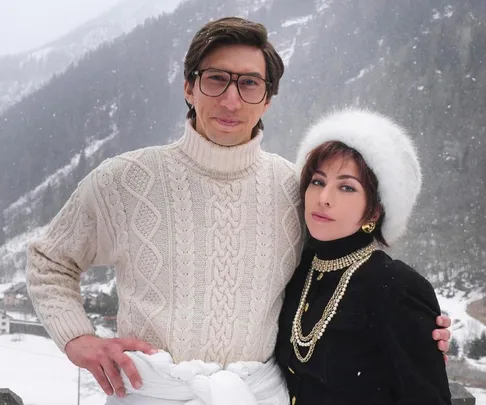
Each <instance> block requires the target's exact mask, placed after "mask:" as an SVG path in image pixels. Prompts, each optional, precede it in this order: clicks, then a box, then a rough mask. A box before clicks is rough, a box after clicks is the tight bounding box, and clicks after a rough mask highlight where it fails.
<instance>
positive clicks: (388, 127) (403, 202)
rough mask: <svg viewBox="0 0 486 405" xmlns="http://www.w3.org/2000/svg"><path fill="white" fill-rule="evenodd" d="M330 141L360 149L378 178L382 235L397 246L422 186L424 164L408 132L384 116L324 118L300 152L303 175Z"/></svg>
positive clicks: (355, 113) (358, 113) (355, 112)
mask: <svg viewBox="0 0 486 405" xmlns="http://www.w3.org/2000/svg"><path fill="white" fill-rule="evenodd" d="M327 141H340V142H342V143H344V144H346V145H347V146H349V147H351V148H353V149H355V150H357V151H358V152H359V153H360V154H361V155H362V156H363V158H364V159H365V161H366V163H367V165H368V166H369V167H370V169H371V170H372V171H373V172H374V173H375V175H376V177H377V178H378V182H379V185H378V192H379V195H380V201H381V204H382V206H383V208H384V210H385V213H386V215H385V220H384V222H383V227H382V232H383V236H384V238H385V240H386V241H387V242H388V244H390V245H391V244H393V243H394V242H395V241H396V240H397V239H398V238H399V237H400V236H401V235H402V234H403V233H404V232H405V231H406V228H407V223H408V220H409V218H410V215H411V213H412V210H413V207H414V205H415V202H416V200H417V197H418V195H419V192H420V188H421V186H422V174H421V169H420V163H419V159H418V156H417V152H416V150H415V146H414V144H413V141H412V139H411V138H410V137H409V136H408V134H407V132H406V131H405V129H403V128H402V127H400V126H399V125H397V124H396V123H395V122H393V121H392V120H391V119H389V118H388V117H385V116H383V115H381V114H378V113H375V112H372V111H367V110H360V109H354V108H353V109H346V110H342V111H337V112H333V113H331V114H329V115H327V116H324V117H323V118H322V119H320V120H319V121H318V122H317V123H316V124H315V125H313V126H312V127H311V128H310V130H309V131H308V132H307V134H306V136H305V137H304V139H303V140H302V142H301V145H300V147H299V150H298V152H297V161H296V170H297V174H298V176H300V174H301V172H302V169H303V168H304V165H305V162H306V160H307V156H308V154H309V153H310V152H311V151H312V150H313V149H314V148H316V147H317V146H319V145H320V144H322V143H324V142H327Z"/></svg>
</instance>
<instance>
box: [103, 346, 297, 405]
mask: <svg viewBox="0 0 486 405" xmlns="http://www.w3.org/2000/svg"><path fill="white" fill-rule="evenodd" d="M126 354H127V355H128V356H129V357H130V358H131V359H132V361H133V363H134V365H135V367H136V368H137V370H138V372H139V374H140V377H141V379H142V388H141V389H139V390H136V389H134V388H133V387H132V385H131V383H130V381H129V379H128V377H127V376H126V374H125V373H124V372H123V371H122V372H121V374H122V378H123V382H124V385H125V391H126V393H127V396H126V397H124V398H117V397H116V396H111V397H108V399H107V401H106V405H182V404H185V405H286V404H288V403H289V396H288V392H287V386H286V384H285V380H284V379H283V376H282V373H281V372H280V369H279V367H278V365H277V364H276V361H275V359H274V358H272V359H271V360H269V361H268V362H266V363H260V362H251V361H250V362H238V363H231V364H228V366H227V367H225V368H223V366H221V365H220V364H217V363H205V362H203V361H201V360H192V361H183V362H181V363H179V364H174V361H173V359H172V356H171V355H170V354H169V353H167V352H165V351H159V353H157V354H154V355H147V354H144V353H142V352H126Z"/></svg>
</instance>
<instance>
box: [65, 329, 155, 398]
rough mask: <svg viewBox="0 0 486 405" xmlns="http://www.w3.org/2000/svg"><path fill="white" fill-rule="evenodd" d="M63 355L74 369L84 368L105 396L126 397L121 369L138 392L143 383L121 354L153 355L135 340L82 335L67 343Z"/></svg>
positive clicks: (153, 350) (144, 343)
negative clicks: (131, 352)
mask: <svg viewBox="0 0 486 405" xmlns="http://www.w3.org/2000/svg"><path fill="white" fill-rule="evenodd" d="M65 351H66V354H67V356H68V358H69V360H71V362H72V363H74V364H75V365H76V366H78V367H81V368H85V369H87V370H88V371H89V372H90V373H91V374H93V376H94V377H95V378H96V380H97V381H98V383H99V384H100V386H101V388H102V389H103V391H105V393H106V395H113V393H115V394H116V395H117V396H118V397H123V396H125V388H124V386H123V380H122V378H121V375H120V371H119V370H120V369H121V370H123V371H124V372H125V374H126V375H127V377H128V379H129V380H130V383H131V384H132V386H133V388H135V389H140V387H141V386H142V380H141V378H140V375H139V374H138V371H137V369H136V368H135V366H134V364H133V362H132V360H131V359H130V357H128V356H127V355H126V354H125V353H123V352H124V351H141V352H143V353H146V354H155V353H157V350H155V349H154V348H153V347H152V346H150V345H149V344H148V343H146V342H143V341H141V340H138V339H103V338H100V337H97V336H94V335H83V336H79V337H78V338H76V339H73V340H71V341H70V342H68V344H67V345H66V348H65Z"/></svg>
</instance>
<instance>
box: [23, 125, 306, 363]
mask: <svg viewBox="0 0 486 405" xmlns="http://www.w3.org/2000/svg"><path fill="white" fill-rule="evenodd" d="M262 136H263V134H262V133H260V134H258V136H256V137H255V138H254V139H253V140H252V141H250V142H249V143H247V144H244V145H241V146H236V147H231V148H228V147H221V146H218V145H215V144H213V143H211V142H209V141H207V140H206V139H204V138H203V137H202V136H200V135H199V134H198V133H197V132H196V131H195V130H194V129H193V127H192V125H191V122H190V121H187V123H186V126H185V132H184V136H183V137H182V138H181V139H180V140H179V141H177V142H175V143H173V144H170V145H167V146H160V147H149V148H145V149H141V150H136V151H133V152H128V153H125V154H123V155H120V156H117V157H115V158H112V159H108V160H107V161H105V162H104V163H102V164H101V165H100V166H99V167H98V168H96V169H95V170H93V171H92V172H91V173H90V174H89V175H88V176H87V177H86V178H85V179H84V180H83V181H82V182H81V183H80V184H79V186H78V188H77V189H76V191H75V192H74V193H73V195H72V196H71V198H70V199H69V200H68V202H67V203H66V204H65V206H64V207H63V209H62V210H61V212H60V213H59V214H58V215H57V216H56V217H55V218H54V219H53V221H52V223H51V224H50V226H49V227H48V230H47V232H46V233H45V235H43V236H42V237H41V238H39V239H38V240H36V241H34V242H33V243H31V244H30V246H29V249H28V264H27V280H28V288H29V293H30V296H31V298H32V300H33V303H34V307H35V309H36V311H37V314H38V315H39V318H40V319H41V321H42V322H43V324H44V325H45V327H46V329H47V331H48V332H49V334H50V336H51V337H52V339H54V341H55V342H56V343H57V345H58V346H59V347H60V348H61V350H63V349H64V347H65V345H66V344H67V342H69V341H70V340H71V339H74V338H75V337H78V336H80V335H83V334H92V333H94V330H93V327H92V325H91V324H90V322H89V320H88V318H87V316H86V313H85V311H84V309H83V306H82V299H81V295H80V286H79V280H80V276H81V273H82V272H84V271H86V270H87V269H88V268H89V267H90V266H91V265H101V264H105V265H114V266H115V269H116V285H117V290H118V296H119V311H118V334H119V336H120V337H136V338H139V339H142V340H145V341H147V342H149V343H151V344H152V345H154V346H155V347H157V348H159V349H164V350H167V351H168V352H169V353H170V354H171V355H172V356H173V358H174V360H175V361H176V362H180V361H182V360H192V359H198V360H203V361H208V362H218V363H221V364H228V363H231V362H237V361H266V360H268V359H269V358H270V357H271V355H272V353H273V350H274V344H275V340H276V334H277V320H278V314H279V311H280V308H281V305H282V299H283V292H284V288H285V285H286V283H287V281H288V280H289V278H290V276H291V275H292V272H293V271H294V269H295V267H296V265H297V264H298V261H299V259H300V252H301V239H302V222H301V217H300V212H299V193H298V181H297V178H296V177H295V173H294V169H293V166H292V165H291V164H290V163H289V162H287V161H286V160H284V159H283V158H281V157H279V156H276V155H273V154H269V153H266V152H263V151H262V150H261V148H260V144H261V140H262Z"/></svg>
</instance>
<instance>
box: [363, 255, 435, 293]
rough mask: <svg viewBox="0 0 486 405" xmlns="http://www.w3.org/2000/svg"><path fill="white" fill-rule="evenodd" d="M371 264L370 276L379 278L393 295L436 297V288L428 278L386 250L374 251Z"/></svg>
mask: <svg viewBox="0 0 486 405" xmlns="http://www.w3.org/2000/svg"><path fill="white" fill-rule="evenodd" d="M369 264H370V266H368V267H369V276H371V277H372V278H373V279H374V278H375V277H376V278H377V279H379V280H380V282H379V284H381V285H382V286H386V289H387V290H388V291H390V292H391V294H392V295H395V294H397V295H398V296H401V295H403V294H407V295H409V294H412V295H424V296H430V295H433V296H434V297H435V292H434V288H433V287H432V284H431V283H430V282H429V280H427V278H425V277H424V276H423V275H422V274H420V273H419V272H418V271H417V270H416V269H415V268H413V267H412V266H410V265H409V264H407V263H405V262H403V261H401V260H398V259H393V258H391V257H390V256H389V255H388V254H387V253H385V252H384V251H381V250H379V251H376V252H374V253H373V255H372V257H371V258H370V263H369Z"/></svg>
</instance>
